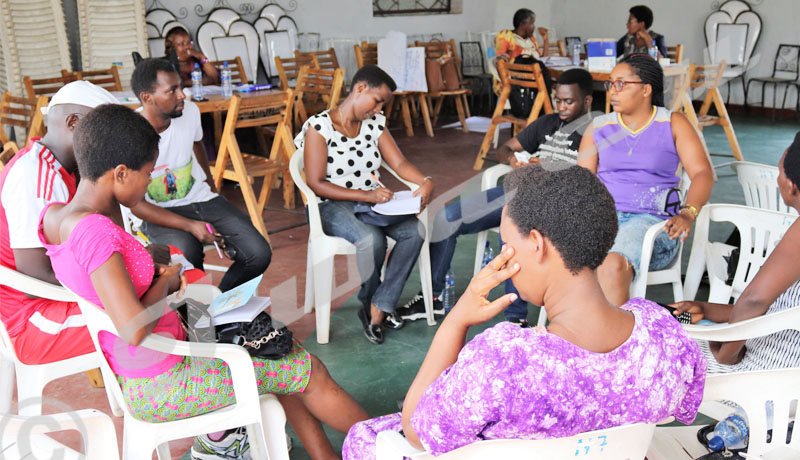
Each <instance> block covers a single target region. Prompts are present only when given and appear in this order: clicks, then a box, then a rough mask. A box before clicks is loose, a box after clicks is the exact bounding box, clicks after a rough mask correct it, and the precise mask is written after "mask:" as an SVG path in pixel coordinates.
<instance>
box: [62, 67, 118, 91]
mask: <svg viewBox="0 0 800 460" xmlns="http://www.w3.org/2000/svg"><path fill="white" fill-rule="evenodd" d="M61 73H62V76H63V77H64V78H69V74H73V75H74V76H75V80H85V81H88V82H89V83H93V84H95V85H97V86H99V87H101V88H105V89H107V90H108V91H122V82H121V81H120V79H119V71H118V70H117V66H115V65H112V66H111V67H110V68H108V69H101V70H80V71H77V72H67V71H66V70H62V71H61Z"/></svg>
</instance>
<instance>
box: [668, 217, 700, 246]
mask: <svg viewBox="0 0 800 460" xmlns="http://www.w3.org/2000/svg"><path fill="white" fill-rule="evenodd" d="M693 224H694V219H692V218H691V217H689V216H687V215H686V214H685V213H683V212H680V213H678V214H676V215H674V216H672V217H671V218H670V219H669V220H668V221H667V223H666V225H664V231H665V232H667V235H669V239H671V240H674V239H675V238H680V239H681V241H686V237H687V236H689V231H690V230H691V229H692V225H693Z"/></svg>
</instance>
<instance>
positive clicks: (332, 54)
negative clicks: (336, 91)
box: [294, 48, 339, 70]
mask: <svg viewBox="0 0 800 460" xmlns="http://www.w3.org/2000/svg"><path fill="white" fill-rule="evenodd" d="M305 56H308V57H310V58H311V60H312V62H313V65H314V67H316V68H318V69H325V70H336V69H338V68H339V59H338V58H337V57H336V50H335V49H333V48H329V49H326V50H322V51H309V52H306V53H304V52H302V51H298V50H295V52H294V57H305Z"/></svg>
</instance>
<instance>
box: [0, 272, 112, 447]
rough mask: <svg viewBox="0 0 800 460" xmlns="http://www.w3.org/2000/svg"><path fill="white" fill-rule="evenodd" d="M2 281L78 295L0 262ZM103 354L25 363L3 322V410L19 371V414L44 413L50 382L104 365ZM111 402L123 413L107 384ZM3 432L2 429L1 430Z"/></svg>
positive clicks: (48, 293)
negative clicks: (44, 395) (47, 387)
mask: <svg viewBox="0 0 800 460" xmlns="http://www.w3.org/2000/svg"><path fill="white" fill-rule="evenodd" d="M0 284H2V285H5V286H8V287H11V288H13V289H16V290H18V291H21V292H24V293H27V294H30V295H35V296H37V297H41V298H46V299H52V300H60V301H62V302H75V296H73V295H72V293H70V292H69V291H67V290H66V289H64V288H63V287H61V286H55V285H53V284H50V283H47V282H44V281H41V280H38V279H36V278H33V277H30V276H28V275H24V274H22V273H19V272H17V271H15V270H12V269H10V268H8V267H3V266H0ZM103 361H104V360H103V357H102V355H101V354H99V353H97V352H92V353H87V354H85V355H81V356H75V357H73V358H69V359H65V360H62V361H56V362H53V363H47V364H25V363H23V362H22V361H20V360H19V358H18V357H17V353H16V351H15V350H14V345H13V343H12V342H11V339H10V338H9V336H8V331H6V327H5V325H4V324H3V323H2V322H0V413H2V414H6V413H9V410H10V407H11V399H12V397H13V394H14V375H15V374H16V384H17V402H18V404H19V410H18V412H19V414H20V415H24V416H35V415H41V413H42V391H43V390H44V387H45V386H47V384H48V383H50V382H52V381H53V380H56V379H60V378H62V377H66V376H68V375H72V374H78V373H80V372H86V371H88V370H92V369H96V368H98V367H100V364H101V362H103ZM106 393H107V394H108V403H109V405H110V406H111V411H112V412H113V413H114V415H117V416H120V415H122V410H121V409H120V408H119V406H118V405H117V404H116V403H115V401H114V398H112V396H111V393H110V391H109V389H108V385H107V384H106ZM0 434H2V433H0Z"/></svg>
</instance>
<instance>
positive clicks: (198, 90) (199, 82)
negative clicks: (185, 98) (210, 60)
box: [192, 62, 203, 101]
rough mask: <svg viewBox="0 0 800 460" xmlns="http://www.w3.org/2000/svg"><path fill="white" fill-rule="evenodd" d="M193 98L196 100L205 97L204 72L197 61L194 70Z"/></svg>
mask: <svg viewBox="0 0 800 460" xmlns="http://www.w3.org/2000/svg"><path fill="white" fill-rule="evenodd" d="M192 99H194V100H195V101H200V100H202V99H203V72H202V71H200V66H199V65H198V64H197V63H196V62H195V63H194V70H192Z"/></svg>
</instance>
